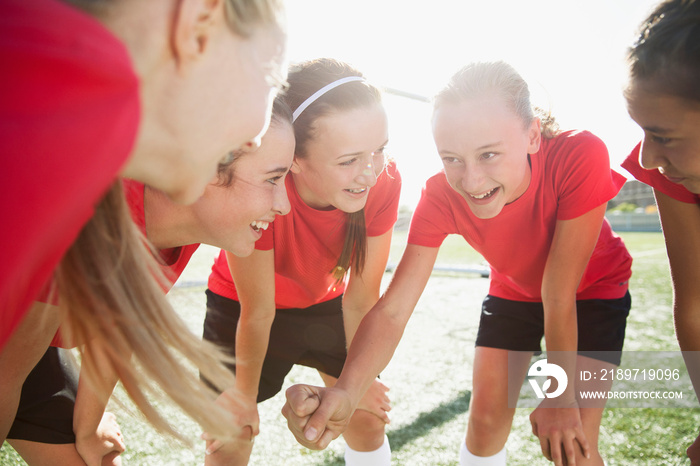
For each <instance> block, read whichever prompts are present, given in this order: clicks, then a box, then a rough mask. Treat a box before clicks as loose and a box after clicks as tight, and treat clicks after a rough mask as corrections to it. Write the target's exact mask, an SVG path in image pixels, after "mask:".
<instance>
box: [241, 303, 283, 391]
mask: <svg viewBox="0 0 700 466" xmlns="http://www.w3.org/2000/svg"><path fill="white" fill-rule="evenodd" d="M271 314H272V315H271V316H268V317H262V318H251V317H249V316H245V315H243V314H242V315H241V319H240V320H239V322H238V329H237V330H236V381H235V385H234V388H235V390H236V392H237V393H240V394H242V395H244V396H246V397H247V398H251V399H257V396H258V386H259V383H260V375H261V373H262V366H263V362H264V361H265V354H266V353H267V347H268V344H269V341H270V328H271V327H272V322H273V320H274V311H273V312H272V313H271Z"/></svg>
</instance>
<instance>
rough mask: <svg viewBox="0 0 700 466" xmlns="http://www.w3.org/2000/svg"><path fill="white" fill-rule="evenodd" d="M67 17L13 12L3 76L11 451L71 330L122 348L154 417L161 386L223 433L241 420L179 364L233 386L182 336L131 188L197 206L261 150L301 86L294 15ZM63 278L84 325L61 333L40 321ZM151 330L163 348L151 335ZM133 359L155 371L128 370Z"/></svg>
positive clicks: (194, 12)
mask: <svg viewBox="0 0 700 466" xmlns="http://www.w3.org/2000/svg"><path fill="white" fill-rule="evenodd" d="M66 3H67V2H64V1H58V0H34V1H31V2H25V1H23V0H7V1H3V2H2V3H1V4H0V62H2V63H3V66H4V67H5V68H6V69H7V70H11V72H5V73H2V74H0V102H2V105H0V153H1V154H2V157H3V169H2V170H0V198H2V199H3V201H2V202H1V203H0V216H1V217H2V218H3V221H4V222H5V225H4V228H2V229H0V240H2V242H3V243H4V244H8V245H11V247H8V248H7V250H6V251H5V253H4V254H3V260H2V261H0V351H2V353H0V357H1V358H10V359H11V362H12V363H13V364H14V369H15V370H13V371H11V372H7V373H5V374H3V378H2V383H1V384H0V439H2V440H4V439H5V436H6V435H7V431H8V429H9V427H10V424H11V422H12V419H13V415H14V412H15V409H16V407H17V403H18V399H19V393H20V389H21V386H22V383H23V381H24V379H25V377H26V376H27V374H28V373H29V371H30V370H31V368H32V367H33V366H34V365H35V364H36V362H37V361H38V360H39V358H40V357H41V356H42V354H44V352H45V351H46V348H47V346H48V344H49V342H50V341H51V338H52V336H53V335H54V334H55V330H56V328H57V326H58V323H59V321H60V320H62V321H63V323H64V324H65V327H70V330H71V331H72V332H73V333H74V334H79V340H80V341H86V342H92V341H100V342H101V343H102V344H105V345H113V348H112V351H110V352H109V354H110V363H111V364H112V365H115V366H119V367H121V369H122V370H123V371H125V373H128V374H125V375H128V376H129V377H127V378H128V379H129V380H131V381H132V382H133V383H129V384H128V385H127V390H128V391H129V392H130V393H132V394H133V395H134V399H135V400H136V402H137V405H139V407H140V408H141V409H142V410H143V411H144V412H145V413H146V415H147V417H148V416H149V413H153V410H152V407H151V406H150V405H149V401H148V398H147V397H145V396H143V392H142V388H143V387H144V385H146V384H147V383H148V382H150V381H154V382H155V384H159V385H161V387H162V388H163V392H162V394H160V393H159V396H161V397H162V396H163V394H164V395H165V396H169V397H171V398H172V399H175V400H178V403H180V405H181V407H182V408H183V409H184V410H185V411H186V412H188V414H190V415H191V416H193V417H196V418H198V419H200V420H201V421H202V422H203V423H204V424H205V425H206V426H208V428H211V429H215V430H219V429H221V428H222V427H223V426H225V425H226V424H227V423H226V419H224V418H222V417H221V414H220V413H218V412H217V411H216V410H215V409H213V408H214V406H213V405H212V403H211V400H210V399H209V398H208V397H207V396H205V395H203V391H201V390H199V389H198V388H196V385H194V384H188V383H186V382H185V381H186V380H187V375H188V374H189V372H188V371H187V369H186V366H185V365H183V364H180V363H179V362H178V363H175V361H180V359H178V358H177V357H175V352H176V351H177V352H179V353H180V354H181V355H182V356H184V357H185V359H189V360H190V361H192V362H194V363H195V364H197V365H199V366H201V367H202V368H203V369H204V370H206V371H208V372H210V371H213V372H218V373H219V374H221V375H222V376H223V375H226V374H227V371H226V369H225V368H224V367H223V366H222V365H221V362H220V360H221V357H222V356H221V355H220V354H217V353H216V352H211V350H210V349H204V348H202V345H201V339H200V338H198V337H197V336H195V335H191V334H190V335H178V336H173V333H174V332H176V331H177V330H178V329H179V328H180V326H179V323H178V321H177V320H178V317H177V316H176V314H175V313H174V312H173V310H172V308H171V307H170V306H169V304H168V303H167V301H166V300H165V298H164V296H163V293H162V289H161V287H160V286H159V284H158V283H157V282H156V281H155V280H154V279H153V274H152V273H151V269H156V268H157V267H158V265H157V264H156V263H155V262H153V260H152V258H151V257H150V251H148V248H147V247H146V245H145V243H144V241H143V238H142V237H141V236H140V234H139V233H138V231H137V230H136V229H134V228H133V222H132V221H131V219H130V217H129V212H128V208H127V206H126V203H125V199H124V196H123V193H122V192H121V189H122V188H121V184H120V182H119V181H117V179H118V177H120V176H126V177H130V178H133V179H136V180H139V181H141V182H143V183H145V184H148V185H149V186H153V187H155V188H158V189H161V190H162V191H164V192H165V193H166V194H168V196H170V197H171V198H172V199H175V200H176V201H177V202H181V203H192V202H194V201H195V200H196V199H197V197H199V196H200V195H201V193H202V191H203V190H204V188H205V186H206V184H207V183H208V182H209V181H210V180H211V178H212V177H213V176H214V174H215V170H216V166H217V164H218V163H219V161H220V160H221V159H222V158H225V157H227V154H228V153H229V152H231V151H232V150H236V149H238V148H239V147H241V146H250V147H256V146H257V144H258V142H259V141H258V139H259V134H260V133H261V132H262V131H263V130H264V128H265V125H266V123H267V117H269V107H270V101H271V96H272V95H273V94H274V91H276V89H277V87H278V81H279V80H278V79H277V78H278V77H279V75H283V74H284V72H285V71H286V66H285V65H284V63H283V62H284V32H283V25H282V20H281V17H280V14H279V13H280V9H281V5H280V2H279V0H254V1H247V0H246V1H242V0H217V1H205V0H185V1H179V0H164V1H157V2H130V1H127V2H123V1H110V0H100V1H87V0H85V1H81V0H75V1H73V2H70V3H74V4H76V5H68V4H66ZM78 5H79V6H80V7H82V9H83V11H81V10H80V9H79V8H76V7H75V6H78ZM127 263H130V264H131V265H130V266H129V267H127V265H126V264H127ZM52 274H53V277H54V278H55V280H54V283H55V284H56V290H55V291H56V295H57V296H58V298H57V299H59V300H60V302H61V304H62V306H63V305H64V306H63V307H64V309H67V310H69V311H67V312H64V313H62V316H61V317H60V318H59V315H58V313H57V312H53V311H51V310H49V309H47V307H46V306H43V305H40V306H32V303H33V302H34V301H35V300H36V299H38V296H39V295H40V293H41V291H42V288H43V287H45V286H46V284H47V283H48V282H51V281H52ZM136 321H140V322H141V323H142V324H143V325H145V326H146V327H148V328H150V329H151V330H152V333H150V334H149V333H148V332H142V333H141V334H140V335H137V333H138V332H139V331H140V330H141V327H140V325H132V323H133V322H136ZM125 322H128V324H124V323H125ZM120 324H121V325H120ZM168 335H169V336H168ZM173 342H177V344H175V345H173V344H172V343H173ZM146 347H148V350H147V351H144V352H141V350H144V349H145V348H146ZM85 348H86V350H88V351H89V350H90V346H89V345H88V346H86V347H85ZM123 349H126V350H127V351H124V352H122V351H121V350H123ZM132 350H133V354H134V355H135V358H136V359H141V360H142V362H144V364H141V366H140V367H141V369H140V370H136V369H135V367H137V366H136V365H135V364H130V363H129V362H128V361H126V360H124V359H122V358H121V356H120V355H121V354H122V353H128V354H130V353H131V352H132ZM9 354H12V356H11V357H10V356H9ZM195 361H196V362H195ZM166 366H170V367H171V369H172V370H171V371H170V372H169V373H168V374H167V375H165V373H164V372H163V371H161V370H160V369H161V368H162V367H166ZM88 372H89V371H88ZM147 379H150V380H147ZM152 420H154V422H155V424H156V425H157V426H160V427H162V428H164V429H166V430H167V428H166V427H165V426H164V423H163V421H162V419H157V418H153V419H152ZM219 433H220V434H223V431H219Z"/></svg>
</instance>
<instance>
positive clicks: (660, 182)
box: [622, 143, 700, 204]
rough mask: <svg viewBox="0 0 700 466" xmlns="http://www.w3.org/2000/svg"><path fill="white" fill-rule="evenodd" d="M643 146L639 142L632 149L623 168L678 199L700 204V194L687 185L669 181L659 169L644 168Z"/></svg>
mask: <svg viewBox="0 0 700 466" xmlns="http://www.w3.org/2000/svg"><path fill="white" fill-rule="evenodd" d="M641 147H642V144H641V143H639V144H637V146H636V147H635V148H634V149H632V152H631V153H630V155H628V156H627V158H626V159H625V161H624V162H622V168H624V169H625V170H627V171H628V172H630V173H631V174H632V176H634V177H635V178H636V179H638V180H639V181H641V182H642V183H644V184H648V185H649V186H651V187H652V188H654V189H656V190H658V191H660V192H662V193H664V194H665V195H667V196H669V197H672V198H673V199H675V200H677V201H681V202H685V203H688V204H700V196H698V195H697V194H695V193H692V192H690V191H688V190H687V189H686V187H685V186H683V185H681V184H678V183H674V182H672V181H669V179H668V178H666V177H665V176H663V175H662V174H661V172H660V171H659V170H657V169H653V170H647V169H646V168H643V167H642V166H641V165H640V163H639V150H640V149H641Z"/></svg>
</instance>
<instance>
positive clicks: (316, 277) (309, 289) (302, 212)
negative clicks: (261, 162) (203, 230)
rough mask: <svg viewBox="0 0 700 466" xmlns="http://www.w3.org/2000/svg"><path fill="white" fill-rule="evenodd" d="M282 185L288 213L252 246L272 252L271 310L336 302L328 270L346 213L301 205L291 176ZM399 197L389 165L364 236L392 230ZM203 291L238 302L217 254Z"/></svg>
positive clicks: (372, 198) (340, 286) (341, 287)
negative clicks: (273, 296)
mask: <svg viewBox="0 0 700 466" xmlns="http://www.w3.org/2000/svg"><path fill="white" fill-rule="evenodd" d="M286 185H287V194H288V196H289V203H290V204H291V211H290V213H289V214H287V215H284V216H279V217H277V218H276V219H275V221H274V222H273V223H272V224H271V225H270V228H268V229H267V230H266V231H265V232H264V233H263V237H262V238H261V239H260V240H259V241H258V242H257V243H256V245H255V247H256V249H261V250H269V249H272V248H274V250H275V252H274V254H275V302H276V305H277V308H278V309H290V308H299V309H303V308H307V307H309V306H312V305H314V304H318V303H321V302H325V301H328V300H330V299H333V298H336V297H338V296H340V295H341V294H342V293H343V291H345V283H336V280H335V278H333V276H332V274H331V271H332V270H333V268H334V267H335V264H336V261H337V260H338V257H340V253H341V251H342V247H343V241H344V239H345V218H346V214H345V213H344V212H342V211H340V210H337V209H334V210H328V211H322V210H316V209H313V208H311V207H309V206H308V205H306V203H304V201H303V200H302V199H301V197H299V193H298V192H297V190H296V188H295V186H294V180H293V178H292V177H291V176H288V177H287V180H286ZM400 193H401V177H400V175H399V172H398V170H397V169H396V165H395V164H394V163H390V164H389V165H388V166H387V167H386V169H385V170H384V171H383V172H382V173H381V174H380V175H379V177H378V178H377V184H376V185H375V186H373V187H372V188H371V189H370V191H369V194H368V197H367V203H366V204H365V224H366V227H367V236H380V235H382V234H384V233H386V232H387V231H389V230H390V229H391V228H392V227H393V226H394V223H395V222H396V218H397V216H398V206H399V195H400ZM209 289H210V290H212V291H213V292H214V293H217V294H219V295H221V296H225V297H227V298H230V299H235V300H237V299H238V293H237V292H236V286H235V285H234V283H233V280H232V279H231V272H230V271H229V268H228V262H227V260H226V255H225V254H224V252H223V251H222V252H221V254H220V255H219V257H218V258H217V259H216V262H215V264H214V266H213V267H212V273H211V275H210V276H209Z"/></svg>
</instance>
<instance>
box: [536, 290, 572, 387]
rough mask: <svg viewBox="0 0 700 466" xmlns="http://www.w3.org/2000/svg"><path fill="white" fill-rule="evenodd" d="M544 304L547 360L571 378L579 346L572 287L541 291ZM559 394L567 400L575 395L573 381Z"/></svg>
mask: <svg viewBox="0 0 700 466" xmlns="http://www.w3.org/2000/svg"><path fill="white" fill-rule="evenodd" d="M543 307H544V338H545V344H546V348H547V362H548V363H553V364H556V365H558V366H559V367H561V368H562V369H563V370H564V372H566V375H567V377H568V379H569V380H570V381H573V380H575V379H576V359H577V350H578V322H577V318H576V294H575V290H571V291H569V292H568V293H566V292H563V291H560V292H559V293H547V294H545V295H543ZM562 396H563V397H565V398H567V399H570V400H573V399H574V398H575V390H574V384H573V383H569V384H568V385H567V388H566V391H565V392H564V393H563V394H562Z"/></svg>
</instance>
